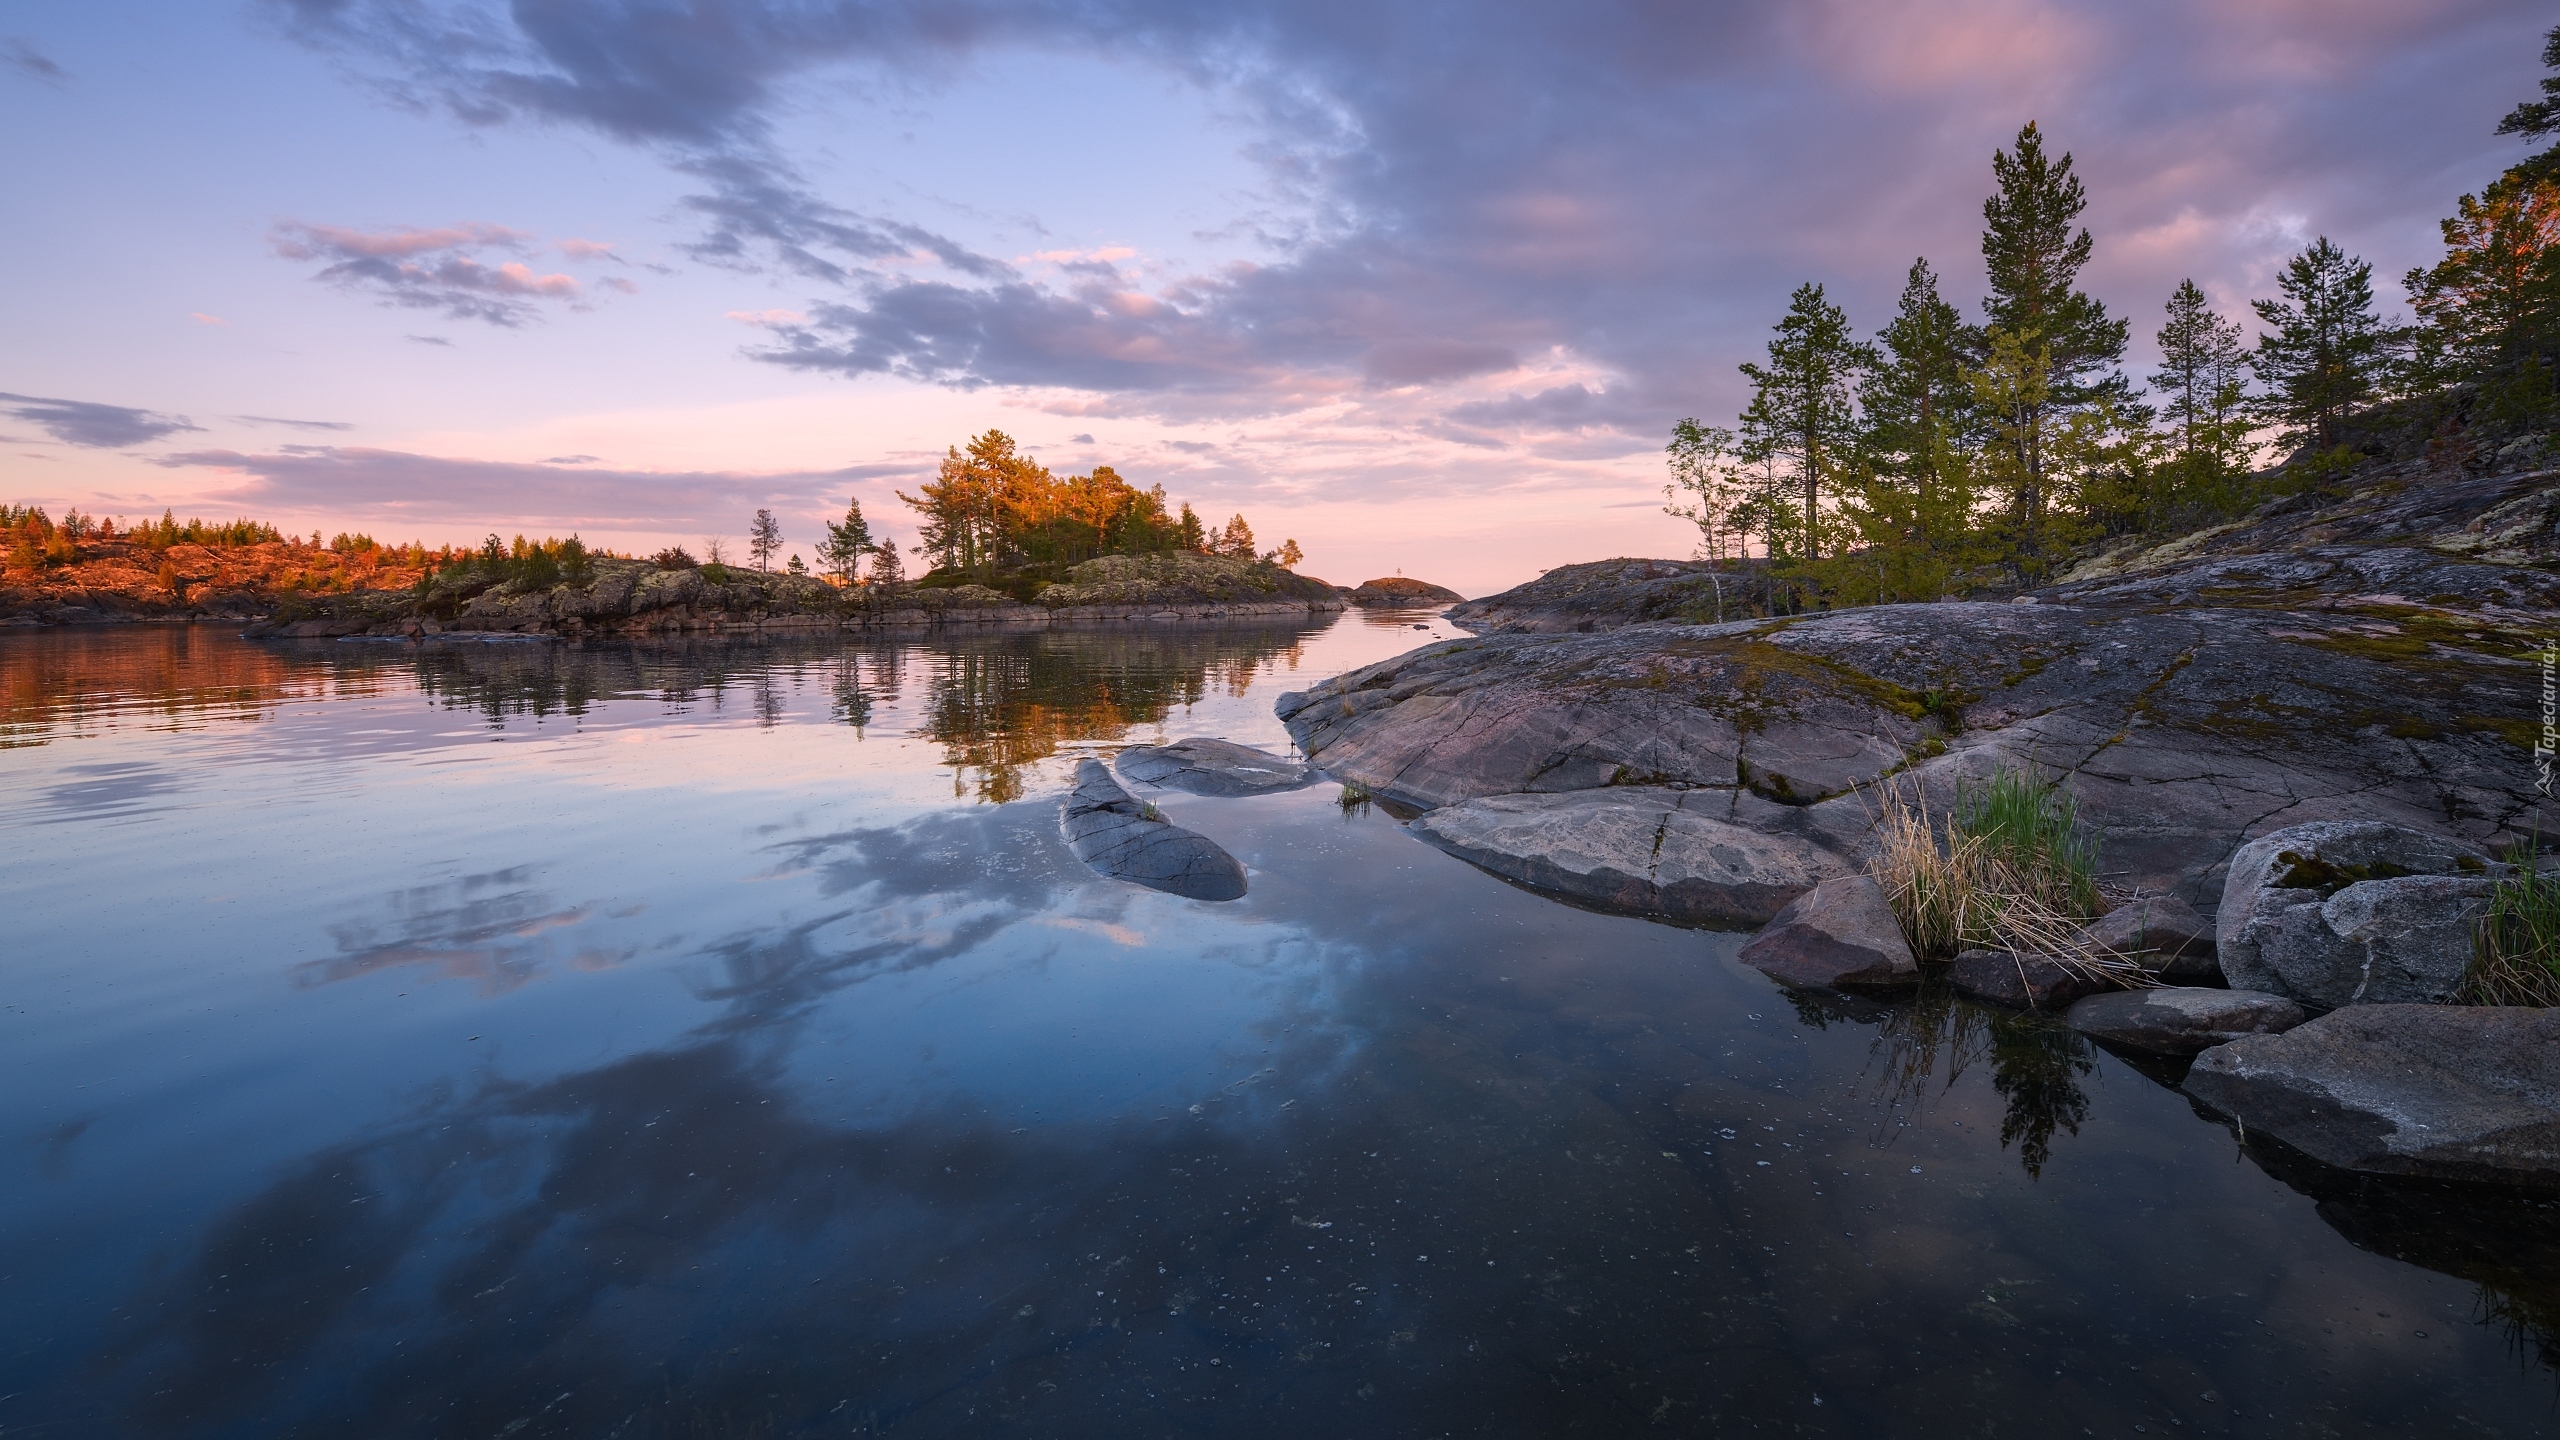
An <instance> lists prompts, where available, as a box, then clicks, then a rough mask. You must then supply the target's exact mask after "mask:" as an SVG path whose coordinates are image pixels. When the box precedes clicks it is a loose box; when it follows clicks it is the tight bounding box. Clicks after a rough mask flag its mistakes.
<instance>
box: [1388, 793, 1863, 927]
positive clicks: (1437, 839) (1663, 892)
mask: <svg viewBox="0 0 2560 1440" xmlns="http://www.w3.org/2000/svg"><path fill="white" fill-rule="evenodd" d="M1693 800H1694V801H1696V802H1698V808H1695V809H1692V808H1689V807H1690V802H1691V801H1693ZM1711 805H1712V806H1713V807H1714V809H1710V808H1708V807H1709V806H1711ZM1724 807H1725V799H1724V797H1722V796H1718V795H1713V794H1699V793H1695V792H1689V791H1681V790H1667V789H1661V788H1658V787H1652V786H1621V787H1616V788H1612V789H1607V790H1581V791H1574V792H1571V793H1568V794H1562V795H1496V796H1492V797H1490V798H1487V799H1482V800H1470V801H1468V802H1466V803H1464V804H1461V805H1450V806H1445V807H1443V808H1441V809H1438V810H1434V811H1432V812H1431V813H1429V814H1427V815H1424V816H1423V817H1421V818H1420V819H1418V820H1416V821H1414V822H1413V829H1414V831H1415V833H1417V834H1419V835H1421V836H1423V837H1424V838H1426V839H1428V840H1430V841H1432V842H1433V843H1435V844H1437V845H1439V846H1440V847H1441V848H1442V849H1444V850H1447V851H1448V852H1449V853H1451V854H1453V855H1455V856H1457V857H1458V858H1459V859H1462V860H1465V861H1467V862H1468V863H1470V864H1473V865H1476V866H1479V867H1481V868H1483V869H1486V870H1490V871H1492V872H1493V873H1494V874H1496V875H1499V876H1501V877H1503V878H1504V879H1506V880H1513V881H1517V882H1519V883H1520V884H1523V885H1526V886H1528V887H1530V888H1531V889H1534V890H1541V891H1544V892H1546V893H1548V894H1552V895H1563V896H1567V897H1570V898H1572V899H1575V900H1579V901H1582V902H1583V903H1585V904H1589V905H1593V906H1597V907H1600V908H1602V909H1608V910H1619V911H1625V912H1628V913H1631V914H1639V915H1659V916H1663V917H1665V918H1667V919H1672V920H1678V921H1683V922H1687V923H1691V924H1729V925H1756V924H1759V923H1761V922H1762V921H1765V920H1767V919H1769V918H1770V917H1771V916H1773V915H1776V914H1777V913H1778V912H1779V911H1780V909H1782V908H1783V907H1785V906H1786V905H1787V903H1788V902H1789V901H1792V900H1794V899H1795V898H1796V897H1797V896H1799V895H1802V894H1804V893H1805V892H1806V891H1807V890H1809V889H1811V888H1812V887H1813V886H1814V885H1815V884H1816V883H1817V882H1820V881H1823V880H1827V879H1829V878H1831V877H1833V876H1837V875H1841V874H1843V873H1845V872H1846V871H1847V869H1848V866H1847V865H1846V864H1845V863H1843V862H1842V860H1841V859H1840V857H1839V856H1837V855H1835V854H1833V853H1832V852H1831V851H1829V850H1827V849H1824V848H1823V847H1822V846H1820V845H1817V844H1815V843H1813V842H1811V841H1809V840H1806V839H1802V838H1800V837H1797V836H1793V835H1779V834H1770V833H1767V832H1765V831H1760V830H1755V829H1751V828H1749V827H1746V826H1744V825H1741V824H1738V823H1735V822H1734V821H1733V820H1732V819H1730V818H1728V817H1727V816H1725V815H1722V814H1718V813H1716V812H1717V811H1720V810H1722V809H1724ZM1889 918H1890V917H1888V919H1889ZM1895 933H1896V935H1897V936H1898V935H1899V933H1900V932H1899V931H1897V932H1895Z"/></svg>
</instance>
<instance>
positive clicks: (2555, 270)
mask: <svg viewBox="0 0 2560 1440" xmlns="http://www.w3.org/2000/svg"><path fill="white" fill-rule="evenodd" d="M2546 83H2548V82H2546ZM2554 169H2555V173H2560V166H2555V167H2554ZM2443 226H2444V250H2445V254H2444V258H2443V259H2442V260H2439V261H2437V262H2436V263H2435V264H2434V265H2433V266H2432V267H2429V268H2427V269H2423V270H2412V271H2410V272H2409V274H2408V277H2407V278H2406V280H2405V281H2404V282H2403V283H2404V284H2405V285H2406V286H2407V287H2408V291H2409V308H2411V309H2412V310H2415V311H2416V312H2417V313H2418V319H2419V321H2420V323H2421V324H2422V326H2423V327H2424V328H2423V329H2422V330H2421V331H2420V333H2419V335H2418V337H2417V339H2418V342H2419V347H2420V350H2421V353H2422V356H2423V359H2424V363H2423V366H2422V368H2423V369H2424V370H2425V371H2426V372H2427V375H2426V377H2425V378H2427V379H2429V380H2432V381H2435V382H2438V383H2444V382H2450V381H2454V380H2467V379H2472V378H2475V377H2479V376H2483V375H2487V374H2489V373H2490V372H2492V371H2494V370H2497V369H2500V368H2501V367H2512V366H2515V365H2517V364H2519V363H2520V362H2521V361H2523V360H2524V359H2525V357H2527V356H2531V355H2537V354H2549V353H2551V352H2553V351H2554V350H2556V349H2560V182H2555V181H2554V180H2531V179H2526V178H2525V177H2523V176H2521V175H2518V174H2514V173H2510V174H2508V175H2506V176H2505V177H2504V178H2502V179H2500V180H2499V181H2498V182H2497V183H2496V184H2494V185H2492V186H2490V187H2489V188H2488V189H2487V190H2486V191H2485V192H2483V193H2482V194H2480V195H2477V196H2472V195H2465V196H2463V197H2462V199H2461V201H2460V202H2459V203H2458V204H2457V206H2456V207H2455V213H2454V215H2453V218H2451V219H2449V220H2446V221H2445V222H2443Z"/></svg>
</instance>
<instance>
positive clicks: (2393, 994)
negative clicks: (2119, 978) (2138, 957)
mask: <svg viewBox="0 0 2560 1440" xmlns="http://www.w3.org/2000/svg"><path fill="white" fill-rule="evenodd" d="M2505 868H2506V867H2504V866H2500V865H2493V864H2491V863H2489V862H2488V861H2487V859H2486V858H2485V857H2483V856H2482V855H2481V854H2480V853H2479V851H2477V850H2476V849H2474V848H2473V847H2471V846H2469V845H2466V844H2464V843H2462V842H2460V841H2458V840H2453V839H2449V838H2447V837H2445V836H2442V835H2435V834H2430V833H2428V832H2425V831H2421V830H2416V829H2412V828H2409V827H2406V826H2399V825H2390V824H2383V823H2380V822H2375V821H2349V822H2340V821H2324V822H2318V823H2313V824H2306V825H2294V826H2288V827H2286V828H2285V829H2282V830H2277V831H2273V832H2271V833H2269V834H2266V835H2262V836H2260V837H2259V838H2257V839H2255V840H2252V841H2250V842H2249V843H2248V844H2246V845H2243V846H2241V847H2240V850H2239V852H2238V853H2237V854H2235V855H2233V856H2232V859H2231V869H2230V872H2229V875H2228V876H2227V878H2226V879H2225V881H2224V883H2223V896H2222V907H2221V910H2220V913H2219V914H2218V915H2217V917H2216V938H2217V941H2218V949H2219V951H2220V959H2221V964H2222V973H2223V975H2224V977H2225V978H2226V979H2228V980H2229V981H2230V982H2231V983H2232V984H2233V985H2235V986H2239V987H2241V988H2243V989H2250V990H2265V991H2269V992H2271V993H2274V994H2278V995H2285V996H2289V997H2291V998H2294V999H2297V1000H2301V1001H2303V1002H2304V1003H2306V1004H2309V1005H2313V1006H2317V1007H2319V1008H2322V1009H2331V1008H2335V1007H2337V1006H2340V1005H2359V1004H2368V1005H2369V1004H2391V1003H2397V1002H2402V1001H2419V1002H2442V1001H2445V1000H2450V999H2452V998H2454V996H2455V995H2456V994H2457V993H2458V992H2459V991H2460V989H2461V986H2462V978H2463V975H2464V973H2465V972H2466V971H2467V970H2468V969H2469V967H2470V964H2471V955H2472V936H2473V933H2474V931H2475V929H2476V927H2477V926H2478V923H2479V919H2480V916H2481V914H2482V913H2483V911H2485V910H2486V908H2487V906H2488V899H2489V892H2490V889H2491V888H2492V884H2493V880H2494V877H2495V876H2497V875H2498V874H2501V873H2503V872H2504V870H2505Z"/></svg>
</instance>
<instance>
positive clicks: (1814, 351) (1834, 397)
mask: <svg viewBox="0 0 2560 1440" xmlns="http://www.w3.org/2000/svg"><path fill="white" fill-rule="evenodd" d="M1776 329H1777V332H1778V334H1777V338H1776V339H1774V340H1771V341H1770V342H1769V363H1768V364H1767V365H1766V366H1760V365H1753V364H1749V363H1746V364H1744V365H1743V367H1742V373H1743V375H1744V376H1745V377H1746V378H1748V379H1749V380H1750V381H1751V403H1750V404H1749V405H1747V406H1745V407H1744V408H1743V412H1742V445H1741V449H1740V452H1739V453H1740V455H1741V457H1742V458H1743V459H1745V460H1752V461H1761V462H1766V463H1768V464H1770V465H1771V466H1772V467H1773V468H1783V469H1784V470H1785V471H1786V474H1787V476H1788V478H1789V479H1790V480H1791V482H1792V484H1791V486H1790V489H1791V490H1792V491H1793V492H1794V494H1793V495H1792V496H1791V497H1790V498H1791V499H1796V500H1799V501H1800V507H1799V508H1798V509H1797V511H1796V513H1795V515H1794V516H1793V517H1792V520H1793V523H1792V524H1791V525H1790V526H1789V527H1788V528H1789V529H1790V530H1791V531H1792V532H1793V533H1792V535H1791V536H1790V537H1789V538H1788V545H1789V547H1790V548H1791V549H1792V551H1793V554H1794V555H1795V557H1796V558H1799V559H1805V560H1812V559H1817V558H1819V557H1820V556H1821V554H1822V532H1823V529H1824V524H1823V514H1822V497H1823V496H1824V494H1826V493H1833V494H1836V493H1838V492H1840V491H1841V490H1842V489H1844V488H1845V487H1846V485H1847V484H1848V482H1849V478H1850V476H1851V475H1852V474H1853V473H1854V468H1855V461H1856V457H1857V446H1858V433H1857V423H1858V412H1857V406H1856V392H1855V389H1854V385H1855V382H1856V380H1857V376H1858V373H1859V372H1860V371H1862V370H1864V369H1866V368H1867V367H1868V366H1870V365H1873V364H1874V363H1875V359H1876V356H1875V351H1874V349H1873V347H1871V346H1868V345H1866V344H1864V343H1863V342H1861V341H1859V340H1857V339H1855V338H1854V337H1853V336H1852V335H1851V333H1850V330H1849V317H1848V315H1847V314H1846V313H1845V312H1843V311H1842V310H1841V308H1840V307H1839V306H1837V305H1834V304H1832V303H1831V302H1830V301H1829V300H1828V299H1826V298H1824V296H1823V293H1822V287H1821V286H1819V285H1815V284H1810V283H1808V284H1804V285H1799V286H1797V287H1796V291H1795V294H1794V295H1793V296H1791V297H1789V299H1788V304H1787V313H1786V316H1785V318H1783V319H1781V320H1780V321H1779V322H1778V323H1777V326H1776ZM1772 538H1773V539H1774V538H1776V537H1775V536H1774V535H1773V537H1772ZM1771 553H1772V555H1775V554H1776V553H1777V549H1776V547H1775V546H1774V545H1773V546H1772V549H1771Z"/></svg>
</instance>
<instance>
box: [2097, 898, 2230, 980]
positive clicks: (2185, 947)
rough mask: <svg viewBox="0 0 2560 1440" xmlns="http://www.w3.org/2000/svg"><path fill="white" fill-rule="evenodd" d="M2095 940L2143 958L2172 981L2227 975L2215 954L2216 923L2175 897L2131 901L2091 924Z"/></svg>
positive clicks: (2146, 966) (2131, 956)
mask: <svg viewBox="0 0 2560 1440" xmlns="http://www.w3.org/2000/svg"><path fill="white" fill-rule="evenodd" d="M2088 936H2089V943H2091V944H2093V945H2096V946H2099V947H2101V948H2103V949H2106V950H2110V951H2113V952H2114V953H2116V954H2118V955H2122V956H2125V957H2127V958H2129V959H2133V960H2138V961H2140V962H2141V964H2142V967H2143V968H2144V969H2146V970H2149V971H2150V972H2152V973H2153V974H2155V975H2158V976H2159V977H2160V978H2161V979H2163V980H2167V981H2169V982H2170V983H2172V984H2178V985H2192V984H2195V983H2197V982H2199V981H2206V980H2215V979H2219V978H2221V975H2222V966H2221V964H2220V963H2219V962H2218V961H2216V960H2215V958H2214V939H2213V922H2212V921H2210V920H2207V919H2206V918H2204V917H2203V916H2201V915H2199V914H2197V913H2196V912H2195V910H2194V909H2193V908H2192V907H2190V906H2189V905H2188V904H2187V903H2186V902H2185V901H2183V900H2181V899H2179V898H2178V897H2177V896H2175V895H2144V896H2141V897H2139V898H2136V899H2133V900H2128V901H2126V902H2125V903H2124V904H2122V905H2119V906H2117V907H2116V908H2115V909H2113V910H2110V911H2108V912H2107V913H2106V914H2104V915H2102V916H2100V917H2098V919H2097V921H2096V922H2095V923H2093V924H2091V925H2090V926H2089V929H2088Z"/></svg>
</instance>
